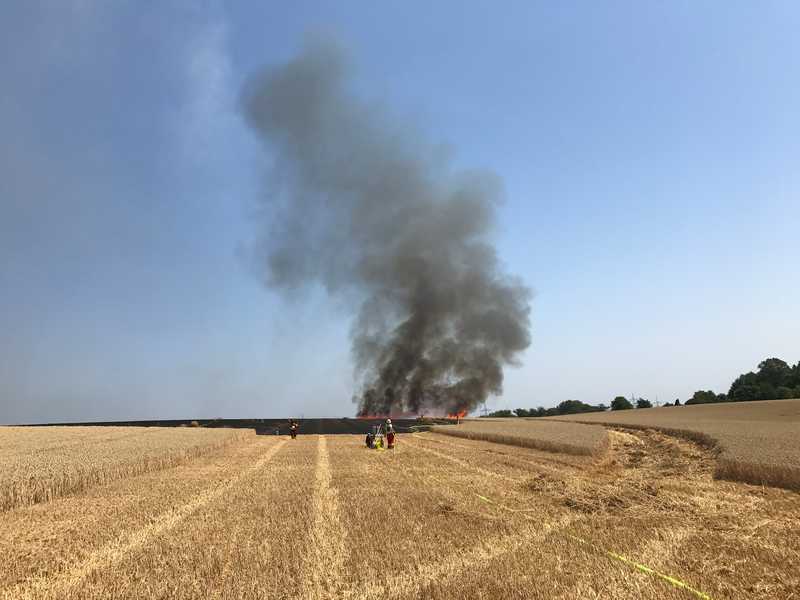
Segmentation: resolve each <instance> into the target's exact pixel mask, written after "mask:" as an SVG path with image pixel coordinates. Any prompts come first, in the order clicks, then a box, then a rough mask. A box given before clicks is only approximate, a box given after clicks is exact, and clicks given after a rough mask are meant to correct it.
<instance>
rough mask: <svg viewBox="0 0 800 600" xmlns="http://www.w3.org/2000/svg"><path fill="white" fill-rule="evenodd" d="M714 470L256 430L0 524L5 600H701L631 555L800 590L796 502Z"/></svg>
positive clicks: (732, 595) (636, 456)
mask: <svg viewBox="0 0 800 600" xmlns="http://www.w3.org/2000/svg"><path fill="white" fill-rule="evenodd" d="M713 463H714V457H713V456H712V455H711V453H710V452H709V451H708V450H706V449H704V448H702V447H700V446H698V445H696V444H694V443H693V442H688V441H684V440H681V439H675V438H671V437H669V436H666V435H663V434H660V433H657V432H652V431H649V432H646V431H633V430H631V431H612V432H611V433H610V436H609V447H608V450H607V452H606V453H605V454H604V455H603V456H602V457H601V458H596V457H591V456H586V455H583V456H577V455H559V454H555V453H552V452H544V451H540V450H537V449H533V448H521V447H513V446H505V445H498V444H494V443H489V442H485V441H479V440H470V439H457V438H453V437H451V436H444V435H439V434H435V433H427V434H420V435H401V436H400V439H399V444H398V447H397V449H396V450H394V451H382V452H381V451H371V450H366V449H365V448H363V440H362V439H361V436H344V435H341V436H326V437H320V436H301V437H300V438H299V439H297V440H295V441H291V440H287V439H286V438H279V437H277V436H251V437H249V438H246V439H244V440H242V441H241V442H240V443H236V444H231V445H228V446H226V447H225V448H223V449H222V450H221V451H220V452H219V453H218V454H216V455H214V456H206V457H198V458H196V459H194V460H192V461H189V462H187V463H184V464H182V465H180V466H177V467H175V468H172V469H166V470H161V471H158V472H150V473H145V474H142V475H138V476H134V477H128V478H124V479H119V480H116V481H112V482H109V483H107V484H105V485H98V486H95V487H93V488H90V489H88V490H86V491H85V492H83V493H80V494H74V495H71V496H68V497H62V498H58V499H55V500H53V501H52V502H49V503H46V504H38V505H35V506H29V507H21V508H17V509H14V510H11V511H7V512H5V513H3V514H0V556H2V557H3V563H2V564H3V569H0V597H2V598H9V599H10V598H15V599H16V598H59V599H61V598H64V599H77V598H81V599H87V600H92V599H100V598H109V597H113V598H145V597H146V598H165V599H166V598H174V599H176V600H184V599H190V598H192V599H193V598H245V599H251V598H252V599H256V598H298V599H300V598H302V599H304V600H305V599H312V600H313V599H322V598H331V599H332V598H352V599H356V598H370V597H380V598H385V599H387V600H388V599H392V598H398V599H399V598H403V599H405V598H418V599H423V598H424V599H445V598H447V599H450V598H510V599H517V598H519V599H522V598H525V599H532V600H544V599H551V598H561V599H567V598H569V599H572V598H614V599H623V600H633V599H636V600H640V599H643V600H656V599H659V600H661V599H668V600H679V599H687V600H688V599H691V598H694V597H695V596H693V595H692V594H691V593H689V592H687V591H686V590H684V589H680V588H677V587H675V586H673V585H671V584H669V583H667V582H666V581H664V580H662V579H659V578H657V577H654V576H653V575H649V574H646V573H643V572H641V571H639V570H636V569H634V568H631V567H630V565H628V564H625V563H624V562H622V561H620V560H618V559H614V558H612V557H610V556H609V555H608V554H606V553H605V552H604V551H605V550H613V551H614V552H615V553H618V554H619V555H623V556H625V557H628V558H630V559H631V560H635V561H637V562H640V563H643V564H646V565H648V566H649V567H652V568H653V569H656V570H658V571H659V572H662V573H667V574H669V575H671V576H674V577H677V578H679V579H680V580H682V581H684V582H686V584H687V585H690V586H691V587H693V588H695V589H697V590H702V592H704V593H706V594H708V596H709V597H711V598H714V599H715V600H726V599H728V600H731V599H736V598H765V599H766V598H770V599H772V598H791V597H792V594H796V592H797V590H798V589H800V574H798V572H797V571H796V569H794V568H793V566H794V565H796V564H797V563H798V561H800V552H798V548H800V505H799V504H798V502H797V495H796V494H793V493H791V492H788V491H785V490H778V489H769V488H756V487H751V486H747V485H743V484H738V483H730V482H726V481H718V480H714V479H713V478H712V476H711V474H712V470H713ZM479 495H480V496H479ZM481 497H482V498H481ZM578 538H579V539H581V540H584V542H585V543H584V542H579V541H577V539H578Z"/></svg>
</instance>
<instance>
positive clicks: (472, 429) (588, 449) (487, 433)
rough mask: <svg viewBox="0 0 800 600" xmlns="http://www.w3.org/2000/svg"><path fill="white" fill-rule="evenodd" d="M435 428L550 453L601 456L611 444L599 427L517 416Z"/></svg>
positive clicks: (469, 437) (445, 432) (442, 431)
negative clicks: (518, 418) (534, 419)
mask: <svg viewBox="0 0 800 600" xmlns="http://www.w3.org/2000/svg"><path fill="white" fill-rule="evenodd" d="M433 431H435V432H437V433H444V434H446V435H452V436H456V437H463V438H468V439H472V440H485V441H487V442H496V443H499V444H509V445H512V446H522V447H523V448H537V449H539V450H547V451H549V452H564V453H567V454H579V455H580V454H585V455H593V456H597V455H600V454H602V453H603V452H604V451H605V449H606V448H607V447H608V435H607V434H606V431H605V429H603V428H602V427H598V426H591V425H581V424H576V423H555V422H552V421H548V422H544V421H528V420H522V419H520V420H517V419H513V418H512V419H471V420H467V421H464V422H462V423H461V424H459V425H443V426H440V427H434V428H433Z"/></svg>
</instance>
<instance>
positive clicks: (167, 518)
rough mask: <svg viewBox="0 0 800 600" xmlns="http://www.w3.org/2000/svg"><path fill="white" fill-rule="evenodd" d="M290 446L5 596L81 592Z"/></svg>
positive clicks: (271, 451) (58, 595)
mask: <svg viewBox="0 0 800 600" xmlns="http://www.w3.org/2000/svg"><path fill="white" fill-rule="evenodd" d="M284 444H286V440H281V441H279V442H278V443H277V444H275V445H273V446H271V447H270V448H269V450H267V451H266V453H265V454H264V455H263V456H262V457H261V458H259V459H258V460H257V461H256V462H255V463H253V464H252V465H251V466H249V467H248V468H247V469H245V470H244V471H241V472H240V473H239V474H238V475H235V476H233V477H231V478H229V479H228V480H226V481H224V482H222V483H220V484H218V485H215V486H213V487H210V488H207V489H205V490H203V491H202V492H200V493H199V494H197V495H196V496H195V497H194V498H193V499H192V500H191V501H189V502H187V503H186V504H184V505H182V506H179V507H177V508H173V509H172V510H170V511H165V512H163V513H161V514H160V515H158V516H157V517H156V518H155V519H154V520H153V522H152V523H150V524H149V525H147V526H145V527H142V528H141V529H137V530H136V531H133V532H131V533H128V534H126V535H123V536H121V537H119V538H117V539H116V540H114V541H113V542H111V543H109V544H107V545H105V546H103V547H102V548H99V549H98V550H96V551H95V552H93V553H92V554H90V555H89V556H88V557H87V559H86V560H84V561H83V562H81V563H79V564H77V565H74V566H73V567H72V568H71V569H69V570H67V571H65V572H63V573H59V574H57V575H56V576H54V577H48V576H46V575H45V576H40V577H37V578H35V579H33V580H30V581H26V582H24V583H21V584H19V585H16V586H14V587H13V588H11V589H9V590H6V591H4V592H3V594H2V598H4V599H8V600H11V599H14V600H27V599H34V598H63V597H65V596H68V595H69V594H71V593H74V592H76V591H77V589H78V586H80V585H81V583H82V582H83V581H84V580H85V579H86V578H87V577H89V576H90V575H91V574H92V573H94V572H96V571H98V570H101V569H108V568H109V567H112V566H114V565H115V564H117V563H119V562H121V561H122V560H123V559H124V558H125V556H126V555H128V554H130V553H131V552H134V551H136V550H139V549H140V548H142V547H144V546H146V545H147V544H148V543H149V542H150V541H152V539H153V538H156V537H158V536H160V535H163V534H164V533H166V532H168V531H170V530H171V529H174V528H175V527H176V526H177V525H179V524H180V523H181V522H182V521H183V520H185V519H186V518H187V517H189V516H191V515H192V514H193V513H194V512H196V511H197V510H199V509H200V508H202V507H203V506H206V505H207V504H209V503H211V502H214V501H215V500H218V499H219V498H221V497H222V496H223V495H224V494H225V493H226V492H228V491H229V490H231V489H232V488H233V487H234V486H236V485H238V484H239V483H240V482H241V481H242V480H244V479H245V478H246V477H248V476H250V475H252V474H254V473H255V472H256V471H258V470H260V469H262V468H263V467H264V466H265V465H266V464H267V463H268V462H269V461H270V460H272V458H273V457H274V456H275V454H276V453H277V452H278V451H279V450H280V449H281V448H282V447H283V446H284Z"/></svg>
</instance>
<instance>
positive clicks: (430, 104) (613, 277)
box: [0, 0, 800, 422]
mask: <svg viewBox="0 0 800 600" xmlns="http://www.w3.org/2000/svg"><path fill="white" fill-rule="evenodd" d="M430 4H431V3H422V2H402V3H401V2H391V3H367V2H352V3H342V2H328V3H317V2H294V3H291V8H287V5H286V3H277V2H252V3H246V2H241V3H235V4H234V5H223V4H215V3H193V2H185V3H181V2H173V3H167V2H163V3H138V2H137V3H133V2H122V1H121V2H114V3H106V2H97V3H93V2H87V1H66V0H65V1H64V2H17V3H11V2H9V3H4V4H3V5H2V7H0V69H1V71H2V82H1V83H0V131H2V136H0V422H30V421H58V420H84V419H116V418H154V417H164V418H169V417H176V418H178V417H195V416H196V417H213V416H227V417H233V416H288V415H292V414H294V415H301V414H304V415H306V416H309V415H319V416H326V415H346V414H352V412H353V411H354V406H353V404H352V403H351V400H350V398H351V394H352V392H353V378H352V368H351V363H350V356H349V338H348V328H349V323H350V317H351V315H352V307H351V306H348V305H347V304H346V302H345V301H343V300H340V299H331V298H327V297H326V296H325V294H324V293H323V292H322V291H318V292H317V293H312V294H311V295H310V296H309V297H307V298H306V299H304V300H303V301H300V302H298V301H292V302H287V301H286V300H285V299H282V298H281V297H279V296H278V295H276V294H275V293H274V292H272V291H270V290H267V289H265V288H264V287H263V286H262V285H261V284H260V283H259V280H258V277H257V274H256V273H254V269H253V267H252V265H250V264H249V262H248V260H247V258H246V257H247V248H248V247H249V246H248V245H249V244H251V243H252V241H253V240H254V239H255V238H256V237H257V233H258V231H257V228H258V223H257V221H256V220H255V219H254V218H253V213H254V211H255V210H256V206H257V204H258V199H259V196H260V195H261V194H264V193H265V191H264V190H265V189H268V185H269V182H268V181H265V179H267V178H268V175H265V173H268V170H266V169H264V164H265V162H266V160H267V157H265V156H264V155H263V152H262V149H261V148H260V146H259V145H258V144H257V143H256V140H255V139H254V136H253V134H252V133H251V132H250V131H249V130H248V128H247V127H246V125H245V124H244V121H243V119H242V115H241V113H240V109H239V97H240V92H241V86H242V84H243V83H244V81H246V79H247V77H248V76H250V75H251V74H252V73H253V72H254V71H255V70H257V69H258V68H260V67H262V66H264V65H269V64H279V63H281V62H284V61H286V60H287V59H289V58H290V57H292V56H293V55H294V54H296V53H297V52H298V51H299V49H300V48H301V47H302V44H303V41H304V39H305V38H306V37H307V36H308V35H309V34H319V33H320V32H322V33H324V34H325V35H331V36H334V37H336V38H337V39H338V40H339V41H340V43H341V44H342V45H344V46H345V47H346V48H347V49H348V50H349V51H350V53H351V55H352V59H353V62H354V63H355V65H356V68H357V85H358V92H359V93H360V95H361V96H362V97H363V98H365V99H367V100H370V101H374V102H377V103H380V104H383V105H385V106H386V107H387V110H389V111H390V112H391V113H392V114H393V115H394V116H395V117H396V119H397V120H398V122H400V123H407V124H408V125H409V127H413V128H417V129H419V130H420V131H421V132H423V134H424V135H425V136H427V137H428V138H430V139H431V140H434V141H435V142H437V143H443V144H446V147H447V149H448V152H449V153H450V154H451V156H452V160H453V162H454V163H455V164H456V165H457V166H458V167H463V168H469V167H485V168H489V169H492V170H494V171H495V172H496V173H497V174H499V175H500V177H501V178H502V179H503V181H504V184H505V201H504V203H503V205H502V206H501V208H500V213H499V220H500V226H499V229H498V232H497V238H496V239H497V244H498V247H499V250H500V254H501V256H502V258H503V260H504V262H505V264H506V267H507V269H508V270H509V271H511V272H513V273H516V274H518V275H519V276H521V277H522V278H523V280H524V281H525V282H526V283H527V284H528V285H530V286H532V287H533V288H534V289H535V291H536V297H535V299H534V302H533V314H532V322H533V326H532V340H533V343H532V345H531V347H530V349H529V350H528V351H527V353H526V354H525V356H524V358H523V363H524V364H523V366H522V367H520V368H516V369H510V370H508V371H507V373H506V386H505V387H506V392H505V394H504V395H503V396H502V397H499V398H496V399H494V400H493V401H492V402H490V404H489V406H490V407H498V408H505V407H510V408H513V407H517V406H526V407H527V406H537V405H542V406H552V405H554V404H556V403H558V402H560V401H562V400H565V399H567V398H575V399H581V400H584V401H587V402H592V403H598V402H606V403H607V402H608V401H609V400H610V399H611V398H612V397H613V396H615V395H617V394H625V395H629V394H632V393H633V394H636V395H642V396H646V397H648V398H651V399H655V398H656V397H657V398H658V399H659V400H666V399H674V398H675V397H681V398H686V397H687V396H688V395H690V394H691V392H693V391H694V390H696V389H700V388H702V389H707V388H711V389H714V390H716V391H727V387H728V385H729V384H730V382H731V381H732V379H733V378H734V377H735V376H736V375H737V374H739V373H740V372H743V371H746V370H750V369H753V368H755V366H756V365H757V363H758V362H759V361H760V360H762V359H763V358H766V357H768V356H779V357H782V358H784V359H785V360H787V361H791V362H796V361H797V360H800V348H799V347H798V340H800V318H798V314H797V298H798V297H800V277H797V275H796V271H797V263H798V258H800V175H799V174H798V168H797V167H798V157H800V152H799V151H800V111H798V110H797V107H798V106H800V40H799V39H798V36H797V35H796V32H797V31H798V28H800V7H799V6H798V5H797V4H796V3H793V2H759V3H753V2H704V3H697V2H670V3H657V2H604V3H590V2H558V3H556V2H550V3H541V2H513V3H512V2H507V3H489V2H485V3H479V2H466V3H465V2H438V3H435V6H430Z"/></svg>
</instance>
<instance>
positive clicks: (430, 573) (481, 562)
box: [347, 515, 577, 598]
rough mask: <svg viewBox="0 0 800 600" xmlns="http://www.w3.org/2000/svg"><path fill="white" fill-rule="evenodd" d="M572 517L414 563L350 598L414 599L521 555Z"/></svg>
mask: <svg viewBox="0 0 800 600" xmlns="http://www.w3.org/2000/svg"><path fill="white" fill-rule="evenodd" d="M575 520H577V517H575V516H570V515H567V516H564V517H563V518H562V519H561V520H560V521H557V522H555V523H552V524H548V525H545V526H542V527H540V528H539V529H532V528H531V527H526V529H525V530H524V531H520V532H518V533H513V534H510V535H506V536H503V537H501V538H499V539H496V540H489V541H485V542H481V543H479V544H477V545H475V546H474V547H473V548H471V549H470V550H467V551H464V550H459V551H457V552H452V553H450V554H449V555H445V556H443V557H442V558H441V559H440V560H436V561H433V562H429V563H426V564H421V565H420V564H418V565H415V566H414V567H413V568H410V569H407V570H405V571H403V572H401V573H398V574H397V575H395V576H393V577H390V578H388V579H384V580H382V581H380V582H377V583H376V582H370V583H367V584H365V585H362V586H360V587H358V588H355V589H353V590H351V591H350V594H348V595H347V597H353V598H384V597H385V598H417V597H419V595H420V593H421V592H422V591H423V590H424V589H425V588H426V587H427V586H429V585H431V584H434V583H435V584H441V585H446V584H448V583H450V582H452V581H455V580H458V579H459V578H460V577H462V576H463V575H464V574H466V573H469V572H470V571H473V570H475V569H478V568H480V567H484V566H485V565H486V564H487V563H489V562H490V561H493V560H495V559H498V558H501V557H502V556H506V555H509V554H513V553H516V552H523V551H524V550H525V548H527V547H529V546H530V545H531V544H540V543H543V542H545V541H546V540H547V538H548V537H550V536H551V535H553V534H558V533H559V532H560V531H561V530H562V529H564V528H565V527H568V526H569V525H570V524H571V523H572V522H573V521H575Z"/></svg>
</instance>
